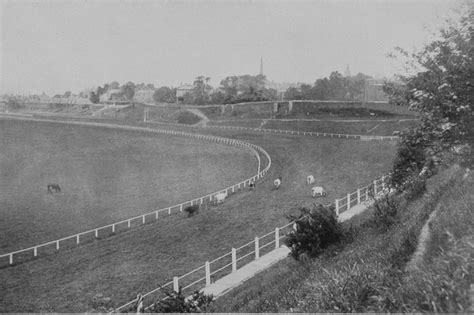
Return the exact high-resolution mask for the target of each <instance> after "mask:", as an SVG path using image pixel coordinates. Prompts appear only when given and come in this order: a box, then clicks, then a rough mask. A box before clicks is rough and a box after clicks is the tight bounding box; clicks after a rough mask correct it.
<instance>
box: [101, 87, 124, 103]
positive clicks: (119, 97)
mask: <svg viewBox="0 0 474 315" xmlns="http://www.w3.org/2000/svg"><path fill="white" fill-rule="evenodd" d="M122 101H124V99H123V94H122V90H120V89H110V90H108V91H107V92H105V93H104V94H102V95H101V96H100V102H101V103H108V102H122Z"/></svg>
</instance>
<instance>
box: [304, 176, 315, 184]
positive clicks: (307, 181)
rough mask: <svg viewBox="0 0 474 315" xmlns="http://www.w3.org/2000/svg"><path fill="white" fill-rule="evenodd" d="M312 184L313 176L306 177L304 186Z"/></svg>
mask: <svg viewBox="0 0 474 315" xmlns="http://www.w3.org/2000/svg"><path fill="white" fill-rule="evenodd" d="M311 184H314V176H313V175H308V176H307V177H306V185H311Z"/></svg>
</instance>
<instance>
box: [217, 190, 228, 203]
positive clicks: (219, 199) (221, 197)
mask: <svg viewBox="0 0 474 315" xmlns="http://www.w3.org/2000/svg"><path fill="white" fill-rule="evenodd" d="M225 198H227V191H221V192H220V193H218V194H215V195H214V203H215V204H218V203H222V202H224V200H225Z"/></svg>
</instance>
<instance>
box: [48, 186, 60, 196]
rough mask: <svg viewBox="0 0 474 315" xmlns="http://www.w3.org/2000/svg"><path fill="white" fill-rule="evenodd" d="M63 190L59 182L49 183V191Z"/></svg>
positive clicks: (50, 192)
mask: <svg viewBox="0 0 474 315" xmlns="http://www.w3.org/2000/svg"><path fill="white" fill-rule="evenodd" d="M53 192H61V187H59V185H58V184H48V193H49V194H52V193H53Z"/></svg>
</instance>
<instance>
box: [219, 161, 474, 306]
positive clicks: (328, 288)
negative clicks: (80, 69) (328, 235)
mask: <svg viewBox="0 0 474 315" xmlns="http://www.w3.org/2000/svg"><path fill="white" fill-rule="evenodd" d="M461 175H462V174H461V173H460V171H459V169H458V168H452V169H450V170H448V171H445V172H442V173H440V174H438V175H436V176H435V177H433V178H432V179H431V180H430V181H429V182H428V184H427V193H425V194H424V195H423V196H422V197H421V198H419V199H416V200H413V201H410V202H407V201H406V199H404V198H403V196H402V197H400V200H399V203H398V209H397V210H398V213H397V216H398V219H397V220H396V222H394V223H393V224H391V225H389V226H387V227H386V228H385V229H380V227H379V226H378V225H379V223H380V222H378V221H377V220H376V219H373V218H371V217H369V216H368V214H364V215H365V217H366V218H368V220H365V221H364V220H360V219H358V225H357V226H355V227H353V229H352V230H353V237H352V239H348V240H346V244H344V245H343V246H340V247H338V248H332V249H330V250H329V251H328V252H326V254H325V255H323V256H322V257H320V258H318V259H316V260H313V261H312V262H310V265H309V267H308V269H309V271H308V272H307V273H306V274H305V275H304V276H303V277H302V276H297V275H295V274H294V272H292V271H291V270H290V268H289V267H286V268H287V269H285V267H284V266H279V267H278V268H279V269H278V272H280V273H278V275H276V273H275V270H277V269H276V268H277V267H275V269H274V270H270V271H268V272H266V273H264V274H262V275H261V276H260V277H259V278H258V279H255V280H254V281H253V282H252V283H248V284H247V285H244V287H246V288H247V289H249V288H250V285H252V287H251V288H250V290H249V292H250V294H254V296H251V295H246V294H245V293H244V291H245V288H240V291H237V293H236V294H232V295H230V296H228V297H224V298H222V300H217V301H216V302H215V306H214V309H213V310H215V311H227V310H232V311H245V312H257V311H262V309H263V311H295V312H465V311H468V309H469V305H470V301H469V287H470V284H472V283H473V282H474V281H473V276H472V271H473V270H472V269H473V258H472V253H473V252H474V248H473V244H474V242H473V241H474V236H473V229H474V228H473V227H474V224H473V223H474V221H473V220H474V214H473V212H472V210H471V209H472V208H473V205H474V200H473V199H474V197H473V196H474V194H473V188H472V187H474V185H472V179H470V178H468V179H467V180H464V181H463V180H461V178H462V176H461ZM435 208H437V209H439V210H438V211H437V212H436V213H435V214H436V215H434V219H433V221H432V222H431V224H430V227H431V234H432V235H433V237H431V241H429V242H428V244H429V245H428V246H427V249H426V252H425V254H424V255H423V258H422V260H421V261H420V262H419V263H418V264H417V265H416V267H415V268H409V269H408V268H406V267H407V263H408V262H409V261H410V260H411V259H412V255H413V253H414V252H415V251H419V250H420V249H419V248H418V249H417V247H418V238H419V234H420V231H421V229H422V227H423V226H424V224H425V223H426V221H427V219H428V217H429V215H430V213H431V212H432V211H433V209H435ZM348 224H350V223H349V222H348ZM346 228H347V226H346ZM290 264H295V262H293V261H291V262H289V261H286V262H283V263H282V264H281V265H286V266H289V265H290ZM281 273H284V274H281ZM271 277H276V278H277V279H285V281H284V282H282V283H281V284H278V281H275V283H276V284H277V285H276V287H270V286H265V287H263V286H261V285H260V283H265V284H266V283H268V282H269V281H270V280H268V278H271ZM283 287H284V288H285V290H287V291H288V292H291V303H286V304H285V305H284V307H283V308H282V307H278V306H279V305H280V306H282V303H281V301H283V300H288V298H287V295H286V294H285V293H283V292H282V290H281V288H283ZM261 292H265V293H264V294H261ZM262 296H264V298H262ZM244 298H245V300H244ZM244 301H245V303H244ZM237 305H243V306H242V308H238V307H236V306H237ZM263 305H266V306H265V307H263Z"/></svg>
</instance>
